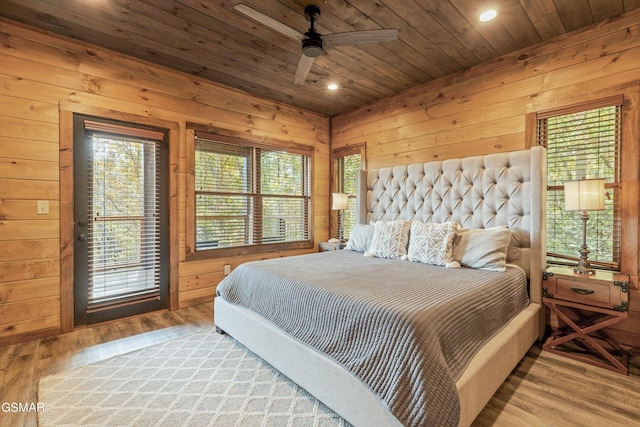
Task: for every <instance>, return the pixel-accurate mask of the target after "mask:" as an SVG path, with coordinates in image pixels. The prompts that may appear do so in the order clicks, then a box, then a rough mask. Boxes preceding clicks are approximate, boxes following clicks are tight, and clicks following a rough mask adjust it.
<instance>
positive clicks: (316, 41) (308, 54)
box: [233, 3, 398, 84]
mask: <svg viewBox="0 0 640 427" xmlns="http://www.w3.org/2000/svg"><path fill="white" fill-rule="evenodd" d="M233 8H234V9H235V10H237V11H238V12H240V13H243V14H244V15H246V16H248V17H249V18H251V19H254V20H255V21H258V22H259V23H261V24H263V25H266V26H267V27H269V28H271V29H273V30H276V31H278V32H279V33H282V34H284V35H285V36H287V37H290V38H292V39H294V40H298V41H300V42H302V55H300V60H299V61H298V67H297V68H296V74H295V77H294V79H293V82H294V83H295V84H303V83H304V82H305V80H306V78H307V75H308V74H309V70H311V65H313V60H314V59H315V58H316V57H318V56H320V55H322V52H323V49H324V48H325V47H330V46H338V45H348V44H351V45H359V44H368V43H383V42H388V41H393V40H396V39H397V38H398V29H397V28H391V29H380V30H361V31H349V32H346V33H333V34H325V35H324V36H323V35H321V34H319V33H317V32H316V30H315V22H316V20H317V19H318V18H319V17H320V8H319V7H318V6H316V5H309V6H306V7H305V8H304V14H305V16H306V18H307V20H308V21H309V22H311V27H310V28H309V30H308V31H307V32H306V33H304V34H302V33H300V32H299V31H297V30H294V29H293V28H291V27H290V26H288V25H286V24H283V23H282V22H280V21H276V20H275V19H273V18H271V17H270V16H267V15H265V14H264V13H262V12H260V11H259V10H257V9H254V8H253V7H251V6H248V5H246V4H243V3H238V4H236V5H235V6H234V7H233Z"/></svg>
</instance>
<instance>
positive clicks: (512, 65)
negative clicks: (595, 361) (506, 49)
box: [331, 10, 640, 348]
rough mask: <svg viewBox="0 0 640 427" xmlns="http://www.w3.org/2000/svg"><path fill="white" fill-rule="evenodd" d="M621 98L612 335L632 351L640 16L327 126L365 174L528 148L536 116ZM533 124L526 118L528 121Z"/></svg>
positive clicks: (637, 331) (639, 321) (639, 312)
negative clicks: (356, 154) (618, 286)
mask: <svg viewBox="0 0 640 427" xmlns="http://www.w3.org/2000/svg"><path fill="white" fill-rule="evenodd" d="M619 94H623V95H624V97H625V104H624V118H623V120H624V128H623V143H622V145H623V157H622V174H623V177H622V180H623V201H622V205H623V207H622V209H623V233H624V239H623V245H624V248H623V253H624V255H623V257H624V258H623V260H622V266H623V267H622V269H623V272H625V273H627V274H629V275H631V276H632V282H633V284H634V286H635V287H634V289H633V290H632V292H631V311H630V316H629V319H628V320H627V321H625V322H624V323H623V324H621V325H620V326H619V327H618V328H617V330H615V331H613V333H614V334H615V335H618V336H620V337H621V339H622V340H623V341H624V342H625V343H627V344H629V345H633V346H635V347H637V348H640V290H639V289H638V207H639V206H638V167H639V164H638V145H639V143H640V130H639V129H640V10H637V11H634V12H631V13H629V14H625V15H622V16H621V17H620V18H616V19H613V20H611V21H610V22H608V23H605V24H601V25H598V26H594V27H592V28H588V29H585V30H582V31H579V32H577V33H572V34H568V35H565V36H561V37H559V38H556V39H554V40H552V41H550V42H548V43H545V44H542V45H538V46H535V47H534V48H531V49H527V50H523V51H520V52H516V53H514V54H511V55H507V56H504V57H502V58H500V59H499V60H497V61H494V62H491V63H487V64H483V65H481V66H478V67H475V68H472V69H470V70H467V71H465V72H463V73H460V74H457V75H452V76H448V77H446V78H442V79H439V80H436V81H434V82H431V83H429V84H426V85H423V86H421V87H418V88H414V89H411V90H408V91H406V92H404V93H402V94H400V95H398V96H394V97H390V98H387V99H384V100H381V101H379V102H375V103H373V104H370V105H367V106H365V107H362V108H359V109H357V110H354V111H351V112H348V113H345V114H341V115H338V116H335V117H333V118H332V119H331V129H332V131H331V147H332V150H339V149H341V148H344V147H348V146H351V145H356V144H365V146H366V163H367V167H368V168H378V167H384V166H392V165H396V164H409V163H420V162H426V161H430V160H434V159H446V158H455V157H464V156H470V155H479V154H488V153H494V152H501V151H511V150H518V149H524V148H527V147H530V146H531V145H534V144H535V142H534V141H533V139H534V137H535V128H534V126H535V112H536V111H544V110H549V109H552V108H557V107H561V106H565V105H571V104H576V103H580V102H583V101H587V100H590V99H599V98H604V97H607V96H610V95H619ZM532 117H533V120H532Z"/></svg>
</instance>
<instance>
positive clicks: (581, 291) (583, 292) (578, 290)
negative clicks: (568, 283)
mask: <svg viewBox="0 0 640 427" xmlns="http://www.w3.org/2000/svg"><path fill="white" fill-rule="evenodd" d="M569 289H571V290H572V291H573V292H575V293H576V294H580V295H588V294H592V293H594V292H595V291H594V290H593V289H584V288H576V287H575V286H572V287H570V288H569Z"/></svg>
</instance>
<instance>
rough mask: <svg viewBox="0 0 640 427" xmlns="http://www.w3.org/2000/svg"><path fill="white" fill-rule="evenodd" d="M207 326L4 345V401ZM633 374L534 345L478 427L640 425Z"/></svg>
mask: <svg viewBox="0 0 640 427" xmlns="http://www.w3.org/2000/svg"><path fill="white" fill-rule="evenodd" d="M203 327H204V328H206V327H213V304H212V303H210V302H209V303H205V304H201V305H197V306H193V307H188V308H184V309H181V310H176V311H172V312H159V313H152V314H148V315H144V316H140V317H136V318H130V319H124V320H121V321H118V322H113V323H109V324H105V325H100V326H96V327H92V328H86V329H80V330H77V331H75V332H73V333H70V334H65V335H60V336H56V337H51V338H45V339H40V340H34V341H30V342H27V343H22V344H16V345H12V346H5V347H0V369H1V370H0V403H3V402H22V403H25V402H27V403H32V402H33V403H37V401H38V400H37V399H38V398H37V388H38V381H39V379H40V378H42V377H45V376H47V375H51V374H53V373H55V372H60V371H62V370H66V369H72V368H76V367H78V366H83V365H86V364H90V363H94V362H97V361H100V360H104V359H107V358H109V357H113V356H116V355H118V354H123V353H128V352H131V351H134V350H138V349H140V348H144V347H147V346H151V345H154V344H157V343H160V342H164V341H166V340H170V339H173V338H177V337H180V336H184V335H186V334H189V333H192V332H195V331H197V330H199V329H201V328H203ZM631 371H632V373H631V375H629V376H623V375H620V374H616V373H613V372H609V371H607V370H604V369H600V368H596V367H592V366H589V365H585V364H582V363H579V362H576V361H573V360H570V359H567V358H563V357H561V356H557V355H554V354H550V353H548V352H543V351H541V350H540V347H539V346H534V347H533V348H532V349H531V350H530V351H529V352H528V353H527V355H526V357H525V358H524V359H523V361H522V362H521V363H520V365H519V366H518V367H517V368H516V369H515V370H514V372H513V373H512V374H511V375H510V377H509V378H508V379H507V381H505V383H504V384H503V385H502V387H501V388H500V389H499V390H498V392H497V393H496V394H495V396H494V397H493V399H492V400H491V401H490V402H489V404H488V405H487V407H486V408H485V409H484V411H483V412H482V413H481V414H480V415H479V416H478V418H477V419H476V421H475V422H474V424H473V425H474V427H483V426H499V427H502V426H504V427H514V426H535V427H539V426H558V427H571V426H593V427H601V426H608V427H610V426H635V425H640V410H639V409H638V406H639V405H640V369H639V367H638V365H637V363H635V362H634V363H632V369H631ZM45 410H46V408H45ZM36 425H37V417H36V415H35V414H34V413H27V414H24V413H12V412H2V411H0V426H3V427H4V426H11V427H13V426H16V427H17V426H36Z"/></svg>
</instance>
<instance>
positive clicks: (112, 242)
mask: <svg viewBox="0 0 640 427" xmlns="http://www.w3.org/2000/svg"><path fill="white" fill-rule="evenodd" d="M85 128H86V130H87V137H88V138H90V139H91V144H92V147H93V149H92V150H91V152H90V153H89V156H88V159H87V160H88V162H89V164H88V182H87V202H88V204H89V210H88V211H89V218H87V220H88V241H87V243H88V247H89V251H88V257H89V258H88V263H89V269H88V305H87V312H92V311H96V310H102V309H105V308H109V307H112V306H114V305H121V304H128V303H131V302H134V301H139V300H148V299H159V298H160V281H161V280H160V271H161V268H160V262H161V261H160V258H161V256H160V253H161V248H160V235H159V230H160V225H159V221H160V212H159V209H160V201H159V198H160V189H159V183H160V176H159V173H160V168H158V167H157V165H158V164H159V156H160V150H159V144H160V143H161V141H162V139H163V134H162V133H161V132H155V131H148V130H144V129H136V128H130V127H121V126H118V125H111V124H107V123H98V122H91V121H85Z"/></svg>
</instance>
